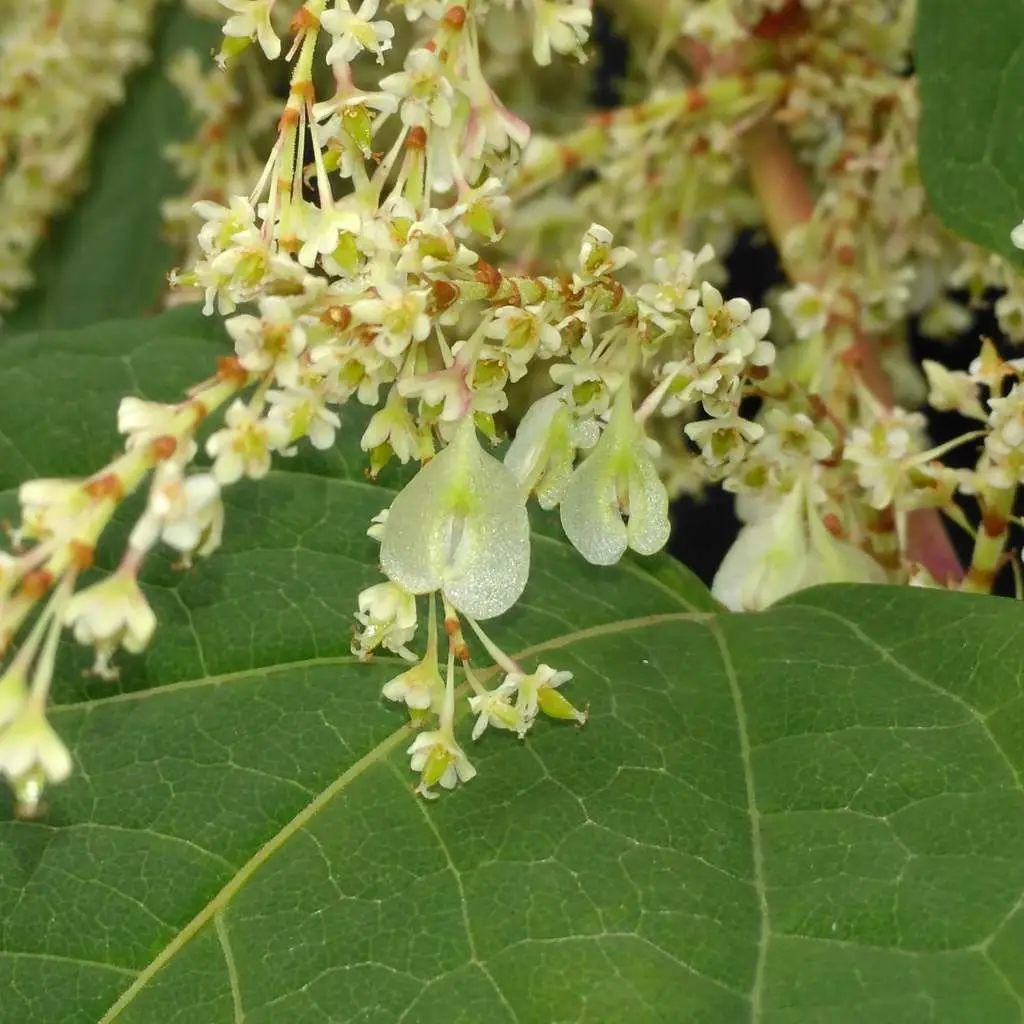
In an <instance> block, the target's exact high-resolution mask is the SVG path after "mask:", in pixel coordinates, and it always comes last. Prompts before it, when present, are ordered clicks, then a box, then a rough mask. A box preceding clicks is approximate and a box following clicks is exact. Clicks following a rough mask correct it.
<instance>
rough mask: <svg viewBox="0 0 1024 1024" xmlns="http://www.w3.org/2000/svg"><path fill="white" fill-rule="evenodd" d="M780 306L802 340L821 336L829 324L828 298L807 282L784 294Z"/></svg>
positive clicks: (780, 299)
mask: <svg viewBox="0 0 1024 1024" xmlns="http://www.w3.org/2000/svg"><path fill="white" fill-rule="evenodd" d="M779 305H780V306H781V307H782V311H783V313H785V314H786V318H787V319H788V320H789V322H790V323H791V324H792V325H793V330H794V331H795V332H796V336H797V337H798V338H800V339H803V340H806V339H807V338H811V337H813V336H814V335H816V334H820V333H821V332H822V331H823V330H824V329H825V325H826V324H827V323H828V297H827V296H826V295H824V294H823V293H822V292H821V291H820V290H819V289H818V288H815V287H814V286H813V285H810V284H807V283H805V282H802V283H800V284H797V285H795V286H794V287H792V288H790V289H788V290H787V291H785V292H783V293H782V295H781V296H780V297H779Z"/></svg>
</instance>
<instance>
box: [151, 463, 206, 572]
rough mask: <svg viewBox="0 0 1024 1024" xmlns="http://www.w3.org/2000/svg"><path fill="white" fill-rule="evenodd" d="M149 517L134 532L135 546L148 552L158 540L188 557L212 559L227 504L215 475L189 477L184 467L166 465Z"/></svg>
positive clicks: (157, 480) (157, 477) (156, 481)
mask: <svg viewBox="0 0 1024 1024" xmlns="http://www.w3.org/2000/svg"><path fill="white" fill-rule="evenodd" d="M147 514H148V516H149V517H151V519H152V522H149V523H146V522H145V521H144V520H145V517H144V519H143V520H140V521H139V525H138V526H137V527H136V530H137V531H138V536H136V531H133V532H132V545H133V546H134V547H136V548H138V549H140V550H148V548H149V547H151V546H152V544H153V543H155V541H156V538H157V536H159V537H160V539H162V540H163V541H164V542H165V543H166V544H169V545H170V546H171V547H172V548H174V549H175V550H177V551H181V552H182V553H185V554H198V555H202V556H205V555H209V554H211V553H212V552H213V551H215V550H216V549H217V547H219V545H220V541H221V535H222V533H223V529H224V503H223V501H221V496H220V485H219V484H218V483H217V480H216V478H215V477H214V476H213V475H212V474H211V473H194V474H193V475H191V476H185V474H184V471H183V470H182V468H181V466H179V465H178V464H176V463H174V462H170V461H167V462H162V463H161V464H160V465H159V466H158V467H157V470H156V473H155V475H154V477H153V486H152V487H151V488H150V492H149V506H148V508H147Z"/></svg>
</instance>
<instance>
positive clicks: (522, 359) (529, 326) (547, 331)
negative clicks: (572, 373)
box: [484, 305, 562, 381]
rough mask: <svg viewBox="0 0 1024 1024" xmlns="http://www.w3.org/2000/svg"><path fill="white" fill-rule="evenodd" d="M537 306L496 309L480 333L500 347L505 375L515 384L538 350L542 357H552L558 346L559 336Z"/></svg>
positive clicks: (560, 340) (559, 344)
mask: <svg viewBox="0 0 1024 1024" xmlns="http://www.w3.org/2000/svg"><path fill="white" fill-rule="evenodd" d="M543 309H544V307H543V306H541V305H538V306H526V307H520V306H499V307H498V309H497V310H495V313H494V319H493V320H491V322H490V323H489V324H488V325H487V327H486V328H485V330H484V336H485V337H488V338H494V339H496V340H498V341H500V342H501V343H502V350H503V351H504V352H505V353H506V354H507V355H508V375H509V379H510V380H512V381H517V380H519V379H520V378H521V377H523V376H524V375H525V374H526V367H527V364H528V363H529V362H530V360H531V359H533V357H534V356H535V355H536V354H537V351H538V349H540V350H541V351H542V353H543V355H545V356H550V355H553V354H554V353H556V352H557V351H558V350H559V349H560V348H561V346H562V336H561V334H559V332H558V328H557V327H555V326H554V324H550V323H547V322H546V321H545V320H544V319H543V316H542V314H543Z"/></svg>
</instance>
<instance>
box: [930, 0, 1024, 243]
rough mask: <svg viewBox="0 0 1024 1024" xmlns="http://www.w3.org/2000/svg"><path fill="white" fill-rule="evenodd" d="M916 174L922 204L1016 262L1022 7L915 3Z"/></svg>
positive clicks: (1008, 2)
mask: <svg viewBox="0 0 1024 1024" xmlns="http://www.w3.org/2000/svg"><path fill="white" fill-rule="evenodd" d="M917 17H918V23H917V39H916V54H915V67H916V71H917V75H918V79H919V81H920V89H921V103H922V118H921V130H920V159H921V173H922V176H923V178H924V183H925V187H926V188H927V190H928V195H929V198H930V200H931V203H932V206H933V207H934V209H935V211H936V213H938V215H939V217H941V218H942V220H943V221H944V222H945V223H946V225H947V226H948V227H949V228H951V229H952V230H953V231H955V232H956V233H957V234H959V235H962V236H963V237H964V238H969V239H970V240H971V241H974V242H978V243H979V244H981V245H983V246H985V247H986V248H988V249H993V250H995V251H996V252H999V253H1002V254H1003V255H1004V256H1007V257H1010V258H1013V259H1015V260H1019V259H1020V256H1021V254H1020V252H1019V251H1018V250H1017V249H1016V248H1014V246H1013V245H1011V243H1010V232H1011V231H1012V230H1013V228H1014V227H1016V225H1017V224H1019V223H1020V222H1021V220H1022V219H1024V4H1022V3H1021V0H985V3H982V4H979V3H964V2H963V0H927V2H925V3H921V4H918V15H917Z"/></svg>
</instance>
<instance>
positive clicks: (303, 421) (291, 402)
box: [267, 384, 341, 451]
mask: <svg viewBox="0 0 1024 1024" xmlns="http://www.w3.org/2000/svg"><path fill="white" fill-rule="evenodd" d="M267 403H268V404H269V405H270V412H268V413H267V418H268V419H269V420H271V421H272V422H273V423H275V424H280V429H281V436H283V437H287V438H288V440H289V441H297V440H298V439H299V438H300V437H308V438H309V442H310V444H312V445H313V447H314V448H316V449H317V450H318V451H324V450H325V449H327V448H330V447H331V445H333V444H334V435H335V434H336V433H337V430H338V428H339V427H340V426H341V417H340V416H339V415H338V414H337V413H336V412H335V411H334V410H333V409H329V408H328V407H327V405H326V403H325V396H324V393H323V390H322V389H317V390H314V389H313V388H310V387H306V386H304V385H302V384H299V385H297V386H296V387H290V388H287V389H285V390H284V391H277V390H272V391H268V392H267Z"/></svg>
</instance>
